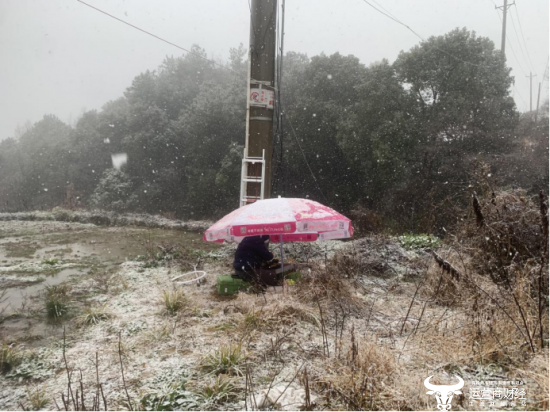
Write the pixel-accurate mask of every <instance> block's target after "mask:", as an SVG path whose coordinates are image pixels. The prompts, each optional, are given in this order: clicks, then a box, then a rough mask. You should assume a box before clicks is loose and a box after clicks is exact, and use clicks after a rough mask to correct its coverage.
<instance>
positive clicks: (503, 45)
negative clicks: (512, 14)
mask: <svg viewBox="0 0 550 412" xmlns="http://www.w3.org/2000/svg"><path fill="white" fill-rule="evenodd" d="M514 4H516V3H512V4H508V0H504V5H503V6H500V7H499V6H495V9H501V10H502V40H501V42H500V51H501V52H502V54H504V55H506V12H507V11H508V8H509V7H512V6H513V5H514Z"/></svg>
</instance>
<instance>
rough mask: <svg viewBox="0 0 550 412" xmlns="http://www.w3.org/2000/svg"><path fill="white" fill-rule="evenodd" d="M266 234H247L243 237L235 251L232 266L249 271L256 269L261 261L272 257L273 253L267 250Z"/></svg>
mask: <svg viewBox="0 0 550 412" xmlns="http://www.w3.org/2000/svg"><path fill="white" fill-rule="evenodd" d="M268 238H269V237H268V236H248V237H245V238H244V239H243V240H242V241H241V243H239V246H238V247H237V251H236V252H235V260H234V261H233V268H234V269H236V270H243V271H249V270H251V269H258V268H259V267H260V266H261V264H262V262H266V261H268V260H271V259H273V254H272V253H271V252H270V251H269V249H268V248H267V246H266V244H265V243H264V241H265V240H267V239H268Z"/></svg>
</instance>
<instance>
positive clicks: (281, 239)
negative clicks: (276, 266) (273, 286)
mask: <svg viewBox="0 0 550 412" xmlns="http://www.w3.org/2000/svg"><path fill="white" fill-rule="evenodd" d="M279 244H280V247H281V269H282V270H283V272H282V273H283V294H284V293H285V284H286V282H285V251H284V249H283V235H279Z"/></svg>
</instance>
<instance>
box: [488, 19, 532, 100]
mask: <svg viewBox="0 0 550 412" xmlns="http://www.w3.org/2000/svg"><path fill="white" fill-rule="evenodd" d="M495 12H496V13H497V16H498V19H499V20H500V22H501V23H502V17H500V13H499V12H498V10H495ZM506 41H507V43H508V46H510V50H512V54H513V55H514V58H515V59H516V62H517V63H518V66H519V68H520V70H521V71H522V72H523V74H524V75H526V76H527V72H526V71H525V70H524V69H523V66H522V65H521V63H520V61H519V59H518V56H516V52H515V51H514V48H513V47H512V42H511V41H510V39H509V38H508V34H506ZM522 100H523V99H522Z"/></svg>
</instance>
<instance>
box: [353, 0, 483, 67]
mask: <svg viewBox="0 0 550 412" xmlns="http://www.w3.org/2000/svg"><path fill="white" fill-rule="evenodd" d="M372 1H374V0H372ZM363 2H365V3H366V4H368V5H369V6H371V7H372V8H373V9H374V10H376V11H377V12H378V13H380V14H383V15H384V16H386V17H387V18H389V19H391V20H393V21H394V22H396V23H398V24H400V25H402V26H404V27H406V28H407V29H409V30H410V31H411V32H412V33H413V34H414V35H415V36H416V37H418V38H419V39H420V40H422V41H423V42H425V41H426V39H425V38H424V37H422V36H421V35H420V34H418V33H417V32H415V31H414V30H413V29H412V28H411V27H410V26H408V25H406V24H405V23H403V22H402V21H400V20H398V19H397V18H395V17H393V15H390V12H388V13H385V12H383V11H382V10H380V9H378V8H376V7H375V6H373V5H372V4H371V3H369V2H368V1H367V0H363ZM377 4H378V3H377ZM431 47H433V48H434V49H436V50H439V51H440V52H442V53H445V54H446V55H448V56H450V57H452V58H453V59H455V60H458V61H460V62H462V63H466V64H470V65H472V66H476V67H486V68H491V67H489V66H486V65H484V64H476V63H472V62H469V61H467V60H464V59H461V58H460V57H456V56H455V55H453V54H451V53H449V52H448V51H446V50H443V49H440V48H439V47H436V46H434V45H431Z"/></svg>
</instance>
